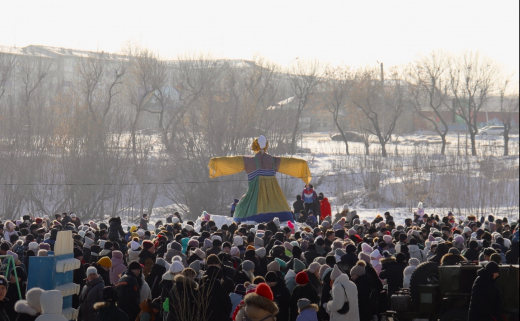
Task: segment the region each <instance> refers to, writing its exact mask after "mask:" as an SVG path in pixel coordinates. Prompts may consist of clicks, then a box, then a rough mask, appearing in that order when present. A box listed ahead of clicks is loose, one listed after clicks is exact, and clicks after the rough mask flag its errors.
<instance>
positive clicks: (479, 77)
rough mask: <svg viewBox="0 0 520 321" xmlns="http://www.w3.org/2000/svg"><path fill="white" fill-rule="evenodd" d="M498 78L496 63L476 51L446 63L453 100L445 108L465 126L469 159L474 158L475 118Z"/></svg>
mask: <svg viewBox="0 0 520 321" xmlns="http://www.w3.org/2000/svg"><path fill="white" fill-rule="evenodd" d="M499 76H500V69H499V68H498V67H497V65H496V63H495V62H494V61H492V60H490V59H489V58H486V57H483V56H482V55H481V54H480V53H478V52H477V53H474V52H465V53H463V54H462V55H461V56H459V57H454V58H453V59H452V61H451V63H450V68H449V82H450V95H451V96H452V97H453V100H452V104H448V105H447V106H448V107H449V108H450V109H451V110H452V111H453V112H454V113H456V114H457V115H458V116H460V117H461V118H462V119H463V120H464V122H465V123H466V127H467V131H468V134H469V136H470V140H471V155H473V156H476V155H477V146H476V141H475V136H476V135H477V134H478V124H477V116H478V113H479V112H480V111H481V110H482V108H483V107H484V106H485V105H486V103H487V101H488V100H489V97H490V96H491V95H492V94H493V93H494V92H495V91H496V83H497V81H498V79H499Z"/></svg>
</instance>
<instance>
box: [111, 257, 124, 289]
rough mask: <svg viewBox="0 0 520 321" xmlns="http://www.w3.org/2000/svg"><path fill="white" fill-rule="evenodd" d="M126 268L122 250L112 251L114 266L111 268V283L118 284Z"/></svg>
mask: <svg viewBox="0 0 520 321" xmlns="http://www.w3.org/2000/svg"><path fill="white" fill-rule="evenodd" d="M125 270H126V266H125V261H124V259H123V253H121V252H120V251H114V252H112V267H111V268H110V270H109V274H110V283H111V284H117V283H118V282H119V279H120V278H121V274H123V272H124V271H125Z"/></svg>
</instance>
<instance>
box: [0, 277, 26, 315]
mask: <svg viewBox="0 0 520 321" xmlns="http://www.w3.org/2000/svg"><path fill="white" fill-rule="evenodd" d="M25 289H26V286H25V284H24V283H20V292H21V294H22V300H24V299H25ZM5 297H6V298H7V301H6V302H5V312H6V314H7V316H8V317H9V319H10V320H16V316H17V315H18V313H16V311H14V305H15V304H16V302H17V301H18V300H20V297H19V296H18V289H17V287H16V284H10V285H9V288H8V289H7V293H6V295H5ZM0 320H1V319H0Z"/></svg>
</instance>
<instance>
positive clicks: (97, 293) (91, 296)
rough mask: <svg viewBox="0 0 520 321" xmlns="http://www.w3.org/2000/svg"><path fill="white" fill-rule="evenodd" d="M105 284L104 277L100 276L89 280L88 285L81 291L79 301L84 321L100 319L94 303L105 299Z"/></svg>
mask: <svg viewBox="0 0 520 321" xmlns="http://www.w3.org/2000/svg"><path fill="white" fill-rule="evenodd" d="M104 288H105V284H104V282H103V279H102V278H101V277H100V276H98V277H97V278H95V279H94V280H92V281H88V282H87V286H86V287H84V288H83V290H82V291H81V294H80V297H79V301H80V302H81V303H80V309H79V310H80V313H81V316H82V320H83V321H98V320H99V318H98V316H97V314H96V311H95V310H94V304H96V303H98V302H101V301H103V289H104Z"/></svg>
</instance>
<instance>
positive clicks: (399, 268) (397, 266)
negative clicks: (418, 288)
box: [379, 262, 407, 298]
mask: <svg viewBox="0 0 520 321" xmlns="http://www.w3.org/2000/svg"><path fill="white" fill-rule="evenodd" d="M406 267H407V265H406V263H405V262H392V263H389V264H388V265H387V266H386V267H385V268H384V269H383V270H381V273H379V278H381V279H383V280H384V279H386V282H387V283H388V297H389V298H390V297H392V294H394V293H395V292H397V291H399V289H400V288H402V287H403V282H404V269H406Z"/></svg>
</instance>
